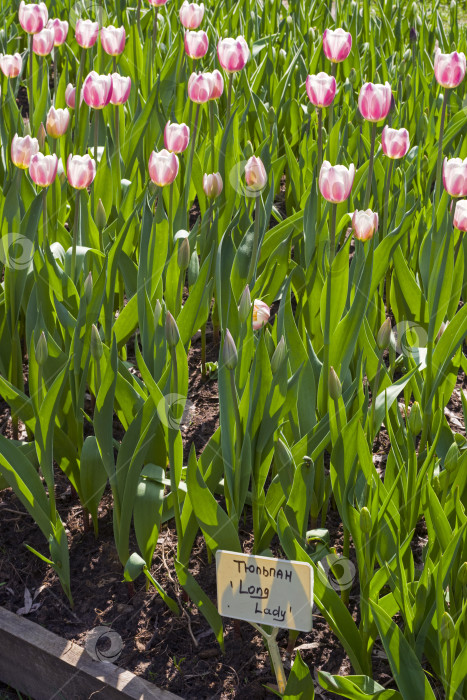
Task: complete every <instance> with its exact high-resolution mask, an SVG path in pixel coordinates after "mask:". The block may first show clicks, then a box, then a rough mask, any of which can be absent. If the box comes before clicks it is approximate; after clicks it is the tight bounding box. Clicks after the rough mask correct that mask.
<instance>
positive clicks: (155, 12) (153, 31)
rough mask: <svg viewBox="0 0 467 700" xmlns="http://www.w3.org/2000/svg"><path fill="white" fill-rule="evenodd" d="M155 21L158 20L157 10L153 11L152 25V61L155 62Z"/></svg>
mask: <svg viewBox="0 0 467 700" xmlns="http://www.w3.org/2000/svg"><path fill="white" fill-rule="evenodd" d="M157 19H158V8H157V6H156V7H155V9H154V24H153V25H152V57H153V58H152V60H153V61H154V60H155V56H156V45H157Z"/></svg>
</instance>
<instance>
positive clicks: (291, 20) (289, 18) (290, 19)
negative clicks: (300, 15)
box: [287, 15, 294, 27]
mask: <svg viewBox="0 0 467 700" xmlns="http://www.w3.org/2000/svg"><path fill="white" fill-rule="evenodd" d="M293 23H294V18H293V17H292V15H287V24H288V25H289V27H291V26H292V25H293Z"/></svg>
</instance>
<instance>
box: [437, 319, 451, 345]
mask: <svg viewBox="0 0 467 700" xmlns="http://www.w3.org/2000/svg"><path fill="white" fill-rule="evenodd" d="M448 325H449V321H443V322H442V324H441V326H440V327H439V331H438V335H437V336H436V340H435V343H437V342H438V340H439V339H440V338H441V336H442V335H443V333H444V331H445V330H446V328H447V327H448Z"/></svg>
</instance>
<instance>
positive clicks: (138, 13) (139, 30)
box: [136, 0, 142, 38]
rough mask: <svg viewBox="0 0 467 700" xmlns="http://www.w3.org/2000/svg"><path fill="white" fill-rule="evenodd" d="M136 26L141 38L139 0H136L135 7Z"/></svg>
mask: <svg viewBox="0 0 467 700" xmlns="http://www.w3.org/2000/svg"><path fill="white" fill-rule="evenodd" d="M136 26H137V27H138V34H139V36H140V38H142V34H141V0H138V7H137V8H136Z"/></svg>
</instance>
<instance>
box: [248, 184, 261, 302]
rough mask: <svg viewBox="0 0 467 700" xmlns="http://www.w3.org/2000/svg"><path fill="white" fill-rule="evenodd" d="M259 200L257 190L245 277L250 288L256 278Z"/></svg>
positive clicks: (259, 196)
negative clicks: (252, 236)
mask: <svg viewBox="0 0 467 700" xmlns="http://www.w3.org/2000/svg"><path fill="white" fill-rule="evenodd" d="M260 201H261V195H260V193H259V192H258V196H257V197H256V204H255V233H254V238H253V250H252V251H251V258H250V267H249V270H248V277H247V282H248V284H249V285H250V289H253V287H254V285H255V279H256V263H257V260H256V258H257V256H258V246H259V218H260V211H259V209H260Z"/></svg>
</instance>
